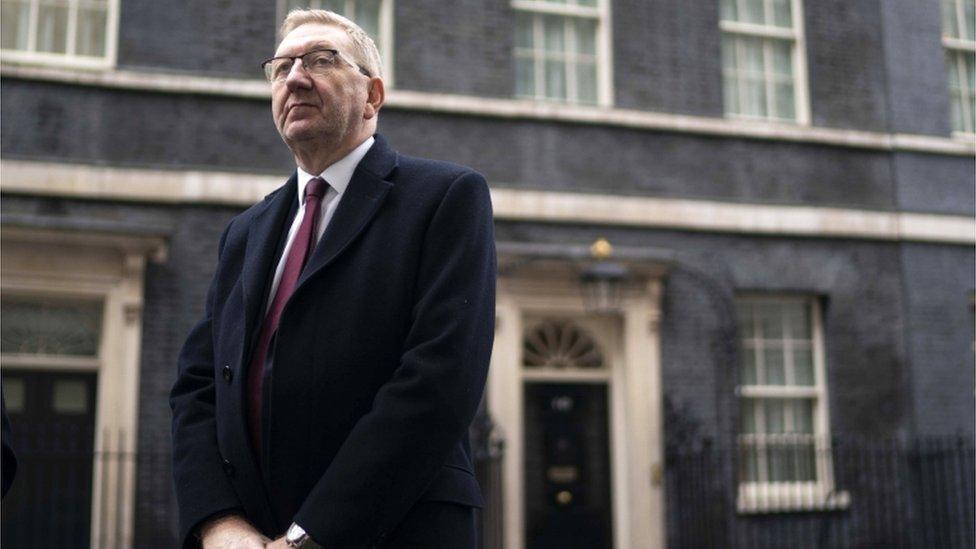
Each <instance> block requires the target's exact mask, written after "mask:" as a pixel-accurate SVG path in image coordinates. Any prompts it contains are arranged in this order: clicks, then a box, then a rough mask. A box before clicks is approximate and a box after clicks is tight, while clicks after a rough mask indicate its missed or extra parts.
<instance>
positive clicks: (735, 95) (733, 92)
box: [722, 75, 752, 337]
mask: <svg viewBox="0 0 976 549" xmlns="http://www.w3.org/2000/svg"><path fill="white" fill-rule="evenodd" d="M722 93H723V97H722V98H723V105H724V106H725V112H727V113H739V112H740V111H739V80H738V79H737V78H735V77H734V76H731V75H726V77H725V82H724V83H723V92H722ZM743 327H744V329H747V330H749V332H750V336H749V337H752V335H751V333H752V323H751V322H750V323H749V325H748V326H746V325H743Z"/></svg>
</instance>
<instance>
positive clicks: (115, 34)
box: [0, 0, 120, 70]
mask: <svg viewBox="0 0 976 549" xmlns="http://www.w3.org/2000/svg"><path fill="white" fill-rule="evenodd" d="M29 1H30V16H29V19H28V23H27V24H28V29H27V46H28V48H35V49H36V48H37V14H38V10H39V4H40V3H41V0H29ZM64 1H65V2H67V3H68V30H67V36H66V37H65V44H66V45H67V48H68V49H69V50H73V49H74V48H75V46H76V44H75V42H76V40H75V38H76V36H75V31H76V29H77V27H78V4H79V1H80V0H64ZM105 2H106V6H105V55H104V56H102V57H93V56H89V55H77V54H74V53H67V52H65V53H51V52H40V51H36V50H31V49H27V50H18V49H5V48H4V49H0V61H2V62H3V63H5V64H6V63H16V64H24V65H43V66H50V67H71V68H80V69H90V70H108V69H111V68H114V67H115V65H116V63H117V62H118V40H119V3H120V0H105Z"/></svg>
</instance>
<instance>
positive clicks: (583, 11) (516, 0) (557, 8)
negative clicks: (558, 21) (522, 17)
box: [512, 0, 606, 18]
mask: <svg viewBox="0 0 976 549" xmlns="http://www.w3.org/2000/svg"><path fill="white" fill-rule="evenodd" d="M598 1H599V2H605V1H606V0H598ZM512 7H513V8H514V9H517V10H522V11H530V12H533V13H546V14H550V15H568V16H571V17H594V18H596V17H599V16H600V13H601V9H600V7H594V6H580V5H576V4H557V3H553V2H545V1H539V0H512Z"/></svg>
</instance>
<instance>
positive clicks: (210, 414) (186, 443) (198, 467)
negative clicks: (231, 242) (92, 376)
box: [169, 226, 242, 547]
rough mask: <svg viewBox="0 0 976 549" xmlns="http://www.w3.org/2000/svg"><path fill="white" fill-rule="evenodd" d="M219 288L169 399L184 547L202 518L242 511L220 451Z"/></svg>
mask: <svg viewBox="0 0 976 549" xmlns="http://www.w3.org/2000/svg"><path fill="white" fill-rule="evenodd" d="M229 231H230V226H228V228H227V229H226V230H225V231H224V234H223V235H222V236H221V237H220V246H219V250H220V251H221V252H222V251H223V248H224V242H225V240H226V238H227V233H228V232H229ZM216 284H217V275H216V274H215V275H214V278H213V281H211V283H210V289H209V290H208V292H207V301H206V307H205V311H204V315H203V319H201V320H200V321H199V322H198V323H197V324H196V325H195V326H194V327H193V329H192V330H191V331H190V334H189V336H187V338H186V343H184V344H183V349H182V350H181V351H180V355H179V359H178V360H177V377H176V383H174V385H173V389H172V390H171V391H170V398H169V403H170V408H172V410H173V425H172V429H173V478H174V481H175V487H176V499H177V504H178V506H179V531H180V540H181V542H180V544H181V546H183V547H192V546H195V545H197V541H196V538H195V537H194V536H193V535H192V533H193V532H194V531H195V529H196V528H197V526H199V524H200V523H201V522H202V521H203V520H204V519H206V518H208V517H210V516H214V515H216V514H218V513H220V512H222V511H226V510H228V509H232V508H240V507H242V505H241V502H240V501H239V499H238V498H237V495H236V493H235V492H234V489H233V487H232V486H231V484H230V481H229V480H228V478H227V476H226V475H225V474H224V472H223V466H222V461H221V458H220V452H219V451H218V448H217V429H216V419H215V417H214V412H215V409H216V399H215V390H214V349H213V334H212V330H211V325H212V323H211V317H212V314H213V300H214V294H215V292H216Z"/></svg>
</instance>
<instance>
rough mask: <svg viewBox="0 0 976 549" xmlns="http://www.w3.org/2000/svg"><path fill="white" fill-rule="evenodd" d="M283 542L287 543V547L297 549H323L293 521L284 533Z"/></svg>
mask: <svg viewBox="0 0 976 549" xmlns="http://www.w3.org/2000/svg"><path fill="white" fill-rule="evenodd" d="M285 543H287V544H288V547H296V548H298V549H323V548H322V546H321V545H319V544H317V543H315V542H314V541H313V540H312V538H310V537H309V535H308V534H307V533H305V529H304V528H302V527H301V526H299V525H297V524H295V523H294V522H293V523H291V526H289V527H288V533H286V534H285Z"/></svg>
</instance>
